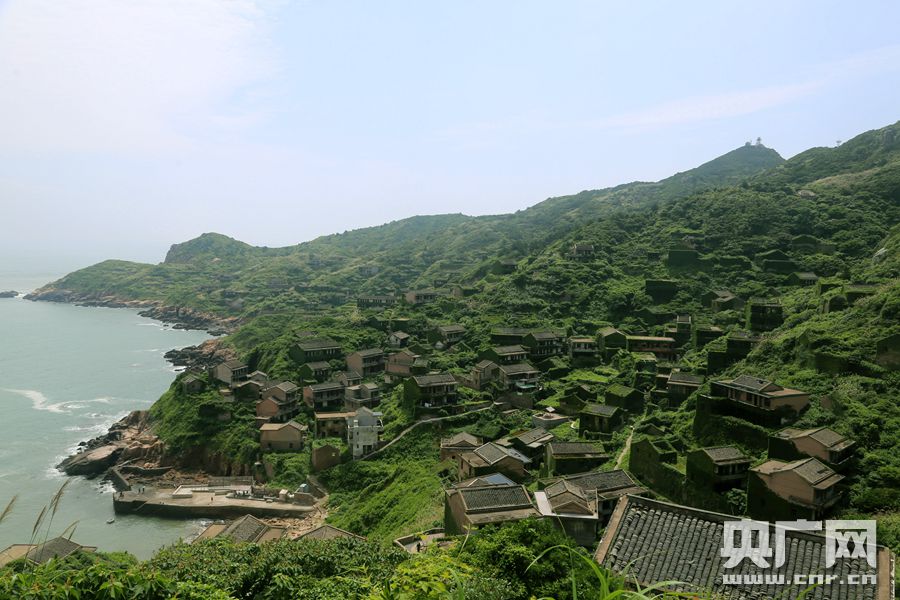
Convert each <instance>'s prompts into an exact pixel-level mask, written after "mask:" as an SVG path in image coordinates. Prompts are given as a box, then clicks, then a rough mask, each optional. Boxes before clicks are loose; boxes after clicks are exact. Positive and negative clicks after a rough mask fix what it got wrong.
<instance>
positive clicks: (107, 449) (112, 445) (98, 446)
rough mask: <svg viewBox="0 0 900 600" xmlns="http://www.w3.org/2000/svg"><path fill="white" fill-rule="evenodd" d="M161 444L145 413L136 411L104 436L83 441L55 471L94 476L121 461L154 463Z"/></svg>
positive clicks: (160, 452)
mask: <svg viewBox="0 0 900 600" xmlns="http://www.w3.org/2000/svg"><path fill="white" fill-rule="evenodd" d="M162 452H163V445H162V442H160V440H159V438H157V437H156V436H155V435H154V434H153V432H152V431H151V430H150V427H149V422H148V413H147V411H144V410H136V411H134V412H132V413H130V414H129V415H128V416H126V417H125V418H123V419H121V420H120V421H118V422H117V423H115V424H113V426H112V427H110V428H109V431H107V432H106V433H105V434H103V435H101V436H99V437H96V438H94V439H92V440H90V441H87V442H82V443H81V444H80V447H79V451H78V453H76V454H74V455H72V456H70V457H68V458H66V459H65V460H63V461H62V462H61V463H59V465H57V468H58V469H60V470H61V471H63V472H65V473H66V475H84V476H86V477H96V476H98V475H103V474H105V473H106V472H107V471H108V470H109V469H110V468H111V467H113V466H114V465H116V464H119V463H120V462H122V461H133V460H137V459H142V460H144V461H155V460H158V458H159V457H160V456H161V455H162Z"/></svg>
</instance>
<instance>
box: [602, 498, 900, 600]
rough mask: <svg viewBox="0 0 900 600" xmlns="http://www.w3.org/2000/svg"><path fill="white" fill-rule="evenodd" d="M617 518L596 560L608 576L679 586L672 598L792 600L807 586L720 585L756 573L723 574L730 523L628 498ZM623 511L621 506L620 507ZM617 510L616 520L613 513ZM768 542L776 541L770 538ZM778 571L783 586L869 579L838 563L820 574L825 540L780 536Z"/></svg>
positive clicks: (750, 568) (856, 593)
mask: <svg viewBox="0 0 900 600" xmlns="http://www.w3.org/2000/svg"><path fill="white" fill-rule="evenodd" d="M619 502H620V504H619V507H618V508H617V510H616V513H617V515H616V516H619V517H620V518H619V520H618V521H616V516H614V518H613V522H611V523H610V526H609V528H608V529H607V532H606V534H605V536H604V540H603V541H602V542H601V544H600V547H599V549H598V552H597V559H598V560H599V562H600V563H601V564H602V565H603V566H605V567H607V568H609V569H611V570H612V571H614V572H619V573H621V572H623V571H625V570H626V569H627V574H628V577H629V578H635V579H637V580H638V582H640V583H641V584H642V585H650V584H654V583H659V582H663V581H677V582H683V583H684V584H685V585H675V586H672V587H671V588H669V589H674V590H676V591H685V592H690V591H695V592H696V591H701V590H703V591H705V593H706V594H709V593H710V592H712V594H713V595H715V597H716V598H722V599H732V600H763V599H765V598H775V597H780V598H796V597H798V596H799V595H800V594H801V592H803V590H804V589H805V588H806V585H805V584H804V585H798V586H793V587H790V588H789V587H788V586H776V585H773V584H760V585H743V584H741V585H724V584H723V583H722V575H723V574H724V573H729V574H745V575H753V574H756V573H762V572H765V571H762V570H760V569H759V568H758V567H756V566H755V565H754V564H753V563H752V562H751V561H750V560H744V561H742V562H741V564H740V566H739V567H736V568H734V569H731V570H729V571H726V570H725V569H724V566H723V565H724V561H725V559H724V558H722V557H721V555H720V551H721V549H722V547H723V544H722V537H723V533H724V526H723V522H724V521H726V520H734V519H735V517H731V516H728V515H720V514H717V513H712V512H707V511H703V510H698V509H693V508H689V507H685V506H678V505H674V504H668V503H665V502H659V501H655V500H649V499H647V498H639V497H637V496H627V497H625V498H623V499H622V500H620V501H619ZM623 502H624V503H625V504H624V505H623V504H622V503H623ZM620 510H621V513H620ZM771 536H772V538H773V539H774V536H775V533H774V531H772V533H771ZM785 539H786V546H785V551H786V560H785V565H784V566H783V567H782V568H781V569H779V570H778V571H777V573H783V574H784V575H785V578H786V580H787V581H793V580H794V575H795V574H801V575H808V574H810V573H823V574H824V573H831V574H834V575H837V576H838V580H839V581H840V580H843V581H846V578H847V575H848V574H851V573H852V574H874V570H873V569H872V568H871V567H869V566H868V564H867V563H866V561H865V560H864V559H859V558H855V559H842V560H838V561H837V563H836V565H835V567H834V568H833V569H825V567H824V557H825V541H826V540H825V538H824V536H821V535H817V534H813V533H808V532H798V531H794V530H787V531H786V536H785ZM878 577H879V580H882V579H885V580H886V579H887V578H888V577H889V575H888V574H887V573H878ZM875 593H876V588H875V586H872V585H853V586H850V585H846V584H837V583H835V584H831V585H820V586H818V587H816V588H813V589H812V591H810V592H809V594H808V595H807V598H808V599H809V600H824V599H826V598H828V599H831V600H844V599H846V600H850V599H854V600H869V599H874V598H875V597H876V596H875Z"/></svg>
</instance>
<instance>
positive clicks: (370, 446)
mask: <svg viewBox="0 0 900 600" xmlns="http://www.w3.org/2000/svg"><path fill="white" fill-rule="evenodd" d="M381 416H382V415H381V413H380V412H374V411H372V410H370V409H368V408H366V407H362V408H360V409H359V410H358V411H356V414H355V415H353V416H348V417H347V444H348V445H349V446H350V454H351V456H353V458H362V457H363V456H366V455H367V454H371V453H372V452H374V451H375V450H377V449H378V442H379V441H380V439H381V432H382V431H384V425H382V423H381Z"/></svg>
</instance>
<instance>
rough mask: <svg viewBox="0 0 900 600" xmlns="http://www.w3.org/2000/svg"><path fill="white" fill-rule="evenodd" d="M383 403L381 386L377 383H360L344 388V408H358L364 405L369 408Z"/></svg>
mask: <svg viewBox="0 0 900 600" xmlns="http://www.w3.org/2000/svg"><path fill="white" fill-rule="evenodd" d="M380 403H381V388H380V387H378V384H377V383H360V384H357V385H350V386H347V387H346V388H344V408H346V409H347V410H357V409H359V408H362V407H363V406H367V407H369V408H371V407H373V406H378V404H380Z"/></svg>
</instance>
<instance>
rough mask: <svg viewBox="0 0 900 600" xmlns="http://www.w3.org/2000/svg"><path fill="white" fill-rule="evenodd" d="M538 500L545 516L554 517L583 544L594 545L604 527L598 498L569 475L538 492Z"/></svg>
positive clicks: (540, 509)
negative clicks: (601, 527)
mask: <svg viewBox="0 0 900 600" xmlns="http://www.w3.org/2000/svg"><path fill="white" fill-rule="evenodd" d="M534 503H535V505H536V506H537V510H538V512H539V513H540V514H541V516H542V517H544V518H546V519H550V521H551V522H552V523H553V524H554V525H555V526H556V527H557V528H559V529H561V530H562V531H563V532H564V533H565V534H566V535H568V536H569V537H570V538H572V539H573V540H575V543H577V544H578V545H580V546H593V544H594V543H595V542H596V541H597V537H598V535H597V534H598V531H599V529H600V516H599V515H598V513H597V498H596V495H595V496H594V497H593V498H588V496H587V494H586V493H585V491H584V490H583V489H582V488H580V487H578V486H576V485H574V484H572V483H570V482H569V481H567V480H565V479H560V480H559V481H557V482H555V483H552V484H550V485H548V486H547V487H546V488H544V489H543V490H540V491H537V492H535V493H534Z"/></svg>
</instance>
